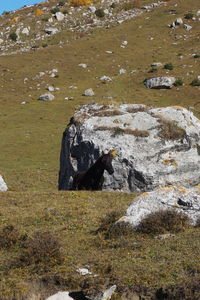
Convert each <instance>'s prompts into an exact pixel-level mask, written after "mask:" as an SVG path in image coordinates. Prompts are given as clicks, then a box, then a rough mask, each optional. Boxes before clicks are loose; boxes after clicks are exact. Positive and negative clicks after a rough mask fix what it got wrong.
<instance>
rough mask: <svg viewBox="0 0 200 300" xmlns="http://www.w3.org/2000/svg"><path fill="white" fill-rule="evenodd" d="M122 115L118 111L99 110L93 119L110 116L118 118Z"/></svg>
mask: <svg viewBox="0 0 200 300" xmlns="http://www.w3.org/2000/svg"><path fill="white" fill-rule="evenodd" d="M123 114H124V113H123V112H122V111H120V110H117V109H115V110H105V111H104V110H103V111H102V110H101V111H97V112H95V113H94V114H93V116H94V117H112V116H120V115H123Z"/></svg>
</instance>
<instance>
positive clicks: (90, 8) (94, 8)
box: [88, 5, 96, 13]
mask: <svg viewBox="0 0 200 300" xmlns="http://www.w3.org/2000/svg"><path fill="white" fill-rule="evenodd" d="M88 9H89V10H90V11H91V12H92V13H95V11H96V7H95V6H92V5H91V6H89V7H88Z"/></svg>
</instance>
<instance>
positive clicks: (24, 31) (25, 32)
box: [22, 27, 29, 35]
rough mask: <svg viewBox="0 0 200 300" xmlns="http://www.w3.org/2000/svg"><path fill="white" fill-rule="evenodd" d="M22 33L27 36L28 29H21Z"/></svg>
mask: <svg viewBox="0 0 200 300" xmlns="http://www.w3.org/2000/svg"><path fill="white" fill-rule="evenodd" d="M22 33H23V34H26V35H29V28H27V27H26V28H23V29H22Z"/></svg>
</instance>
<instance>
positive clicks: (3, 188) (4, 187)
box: [0, 175, 8, 192]
mask: <svg viewBox="0 0 200 300" xmlns="http://www.w3.org/2000/svg"><path fill="white" fill-rule="evenodd" d="M7 190H8V187H7V185H6V183H5V181H4V180H3V177H2V176H1V175H0V191H1V192H6V191H7Z"/></svg>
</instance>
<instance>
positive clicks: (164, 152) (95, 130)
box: [59, 104, 200, 191]
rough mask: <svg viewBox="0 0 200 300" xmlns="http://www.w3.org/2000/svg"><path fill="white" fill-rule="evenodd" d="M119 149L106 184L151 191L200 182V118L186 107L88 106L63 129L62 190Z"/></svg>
mask: <svg viewBox="0 0 200 300" xmlns="http://www.w3.org/2000/svg"><path fill="white" fill-rule="evenodd" d="M111 149H116V150H118V156H117V157H116V158H115V159H114V160H113V167H114V170H115V172H114V174H113V175H112V176H111V175H108V174H107V172H105V173H104V175H105V183H104V186H103V189H114V190H121V191H149V190H153V189H155V188H156V187H159V186H167V185H177V186H180V185H182V186H186V187H188V186H193V185H196V184H198V183H199V182H200V121H199V120H198V119H197V118H196V117H195V116H194V115H193V113H192V112H190V111H188V110H186V109H184V108H181V107H165V108H150V107H147V106H145V105H136V104H133V105H127V104H124V105H121V106H98V105H88V106H83V107H82V108H81V109H80V110H79V111H77V112H76V113H75V115H74V117H72V118H71V120H70V123H69V124H68V127H67V129H66V130H65V132H64V134H63V139H62V147H61V155H60V174H59V189H61V190H67V189H70V188H71V183H72V179H73V176H74V174H75V173H76V172H77V171H84V170H86V169H88V168H89V167H90V166H91V165H92V164H93V163H94V162H95V161H96V160H97V158H98V157H99V156H100V155H101V154H102V151H104V152H107V151H109V150H111Z"/></svg>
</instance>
